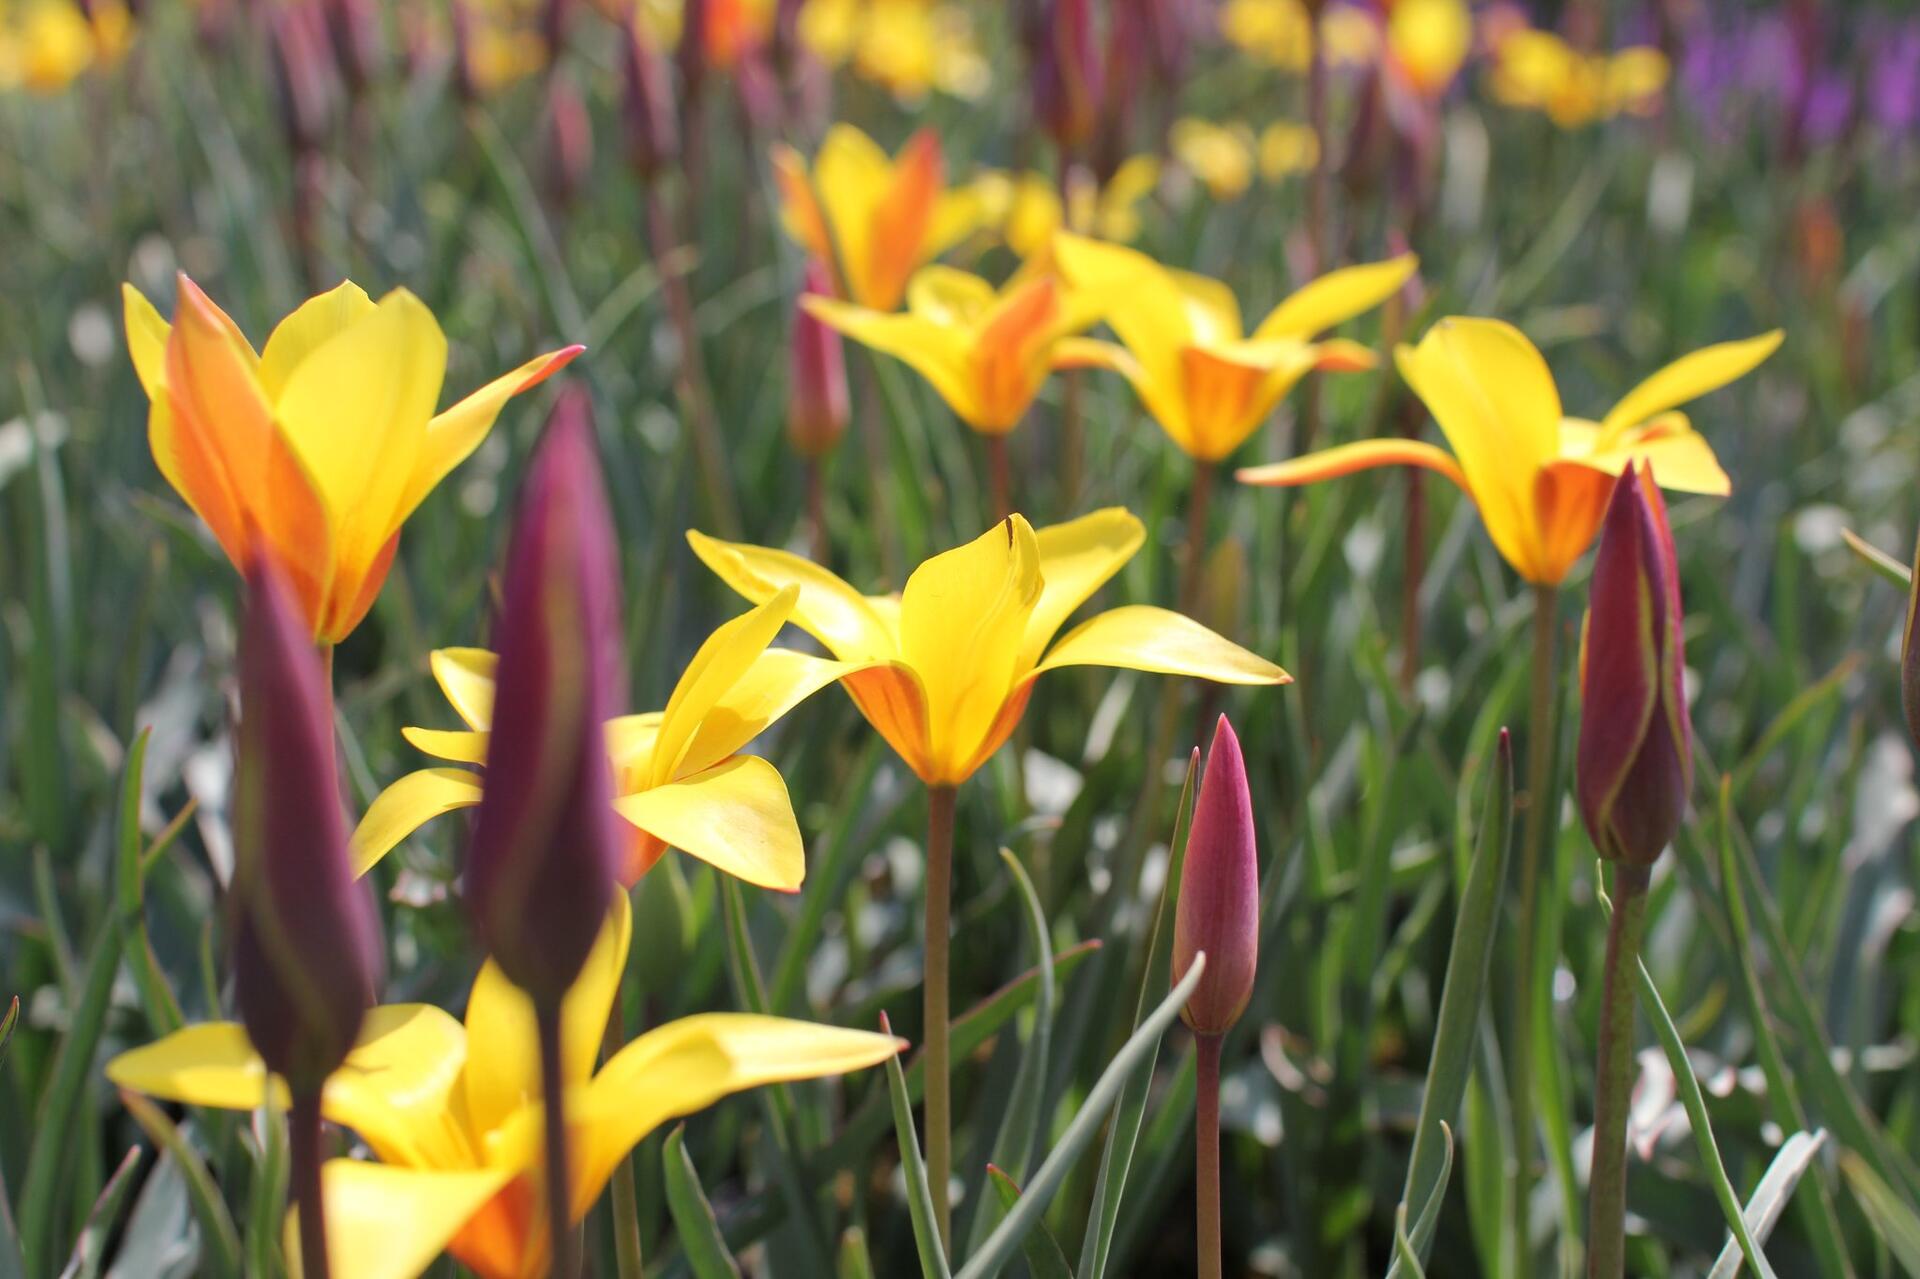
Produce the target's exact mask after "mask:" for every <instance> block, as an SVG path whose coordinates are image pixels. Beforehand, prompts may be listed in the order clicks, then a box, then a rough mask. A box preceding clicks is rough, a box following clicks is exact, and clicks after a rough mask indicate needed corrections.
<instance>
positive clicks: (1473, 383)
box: [1239, 317, 1781, 586]
mask: <svg viewBox="0 0 1920 1279" xmlns="http://www.w3.org/2000/svg"><path fill="white" fill-rule="evenodd" d="M1780 339H1781V334H1780V333H1779V331H1778V330H1776V331H1774V332H1772V333H1766V334H1762V335H1761V336H1759V337H1755V338H1748V339H1747V340H1745V341H1743V342H1726V343H1722V344H1720V345H1718V346H1710V347H1706V348H1705V349H1703V350H1699V351H1695V352H1694V353H1693V354H1691V355H1687V356H1683V357H1681V358H1680V359H1678V360H1676V361H1674V362H1673V363H1672V364H1669V365H1667V366H1666V367H1665V368H1663V369H1661V370H1660V371H1659V372H1658V373H1655V374H1654V375H1653V376H1652V377H1650V378H1648V379H1647V380H1646V381H1644V382H1642V383H1640V385H1639V386H1637V387H1635V388H1634V389H1633V390H1631V391H1629V392H1628V393H1627V394H1626V396H1625V397H1624V398H1622V399H1621V401H1620V402H1619V403H1618V404H1616V405H1614V406H1613V408H1612V410H1610V411H1609V412H1608V413H1607V415H1606V416H1605V417H1603V418H1602V419H1600V420H1599V421H1598V422H1593V421H1589V420H1587V419H1584V418H1573V417H1566V416H1564V415H1563V414H1562V412H1561V408H1560V393H1559V390H1558V388H1557V387H1555V385H1554V381H1553V374H1552V373H1551V372H1550V371H1549V370H1548V368H1547V362H1546V361H1545V360H1544V359H1542V358H1541V355H1540V352H1539V351H1537V350H1536V349H1534V346H1533V344H1532V343H1531V342H1529V341H1527V339H1526V337H1525V335H1523V334H1522V333H1521V332H1520V331H1519V330H1518V329H1516V328H1514V327H1513V326H1512V325H1509V324H1504V323H1502V322H1500V321H1498V320H1481V319H1463V318H1457V317H1456V318H1453V319H1447V320H1442V321H1440V323H1438V324H1436V325H1435V326H1434V327H1433V328H1432V329H1430V330H1428V332H1427V335H1426V336H1425V337H1424V338H1422V339H1421V340H1420V344H1419V345H1418V346H1412V347H1409V346H1402V347H1400V348H1399V349H1398V350H1397V351H1395V352H1394V356H1395V359H1396V360H1397V362H1398V364H1399V366H1400V374H1401V376H1402V377H1404V378H1406V380H1407V384H1408V385H1409V386H1411V387H1412V388H1413V391H1414V394H1416V395H1418V396H1419V397H1420V398H1421V400H1423V401H1424V402H1425V403H1426V406H1427V409H1428V410H1429V411H1430V412H1431V413H1432V414H1433V418H1434V421H1436V422H1438V423H1439V425H1440V431H1441V434H1443V435H1445V436H1446V438H1447V443H1448V444H1450V445H1452V446H1453V452H1452V453H1448V452H1447V451H1446V450H1444V449H1441V448H1438V447H1436V446H1435V445H1432V444H1428V443H1425V442H1423V441H1420V440H1405V439H1390V440H1385V439H1383V440H1362V441H1360V442H1358V443H1354V444H1342V445H1339V446H1337V447H1334V448H1330V449H1325V450H1323V451H1321V452H1318V453H1312V454H1309V455H1307V456H1306V457H1301V458H1295V459H1294V460H1292V461H1290V462H1280V463H1277V464H1275V465H1272V466H1256V467H1250V468H1248V469H1246V470H1243V471H1241V472H1240V473H1239V478H1240V479H1241V481H1242V482H1244V483H1247V484H1263V485H1272V486H1278V487H1290V486H1294V485H1300V484H1312V483H1315V482H1316V481H1319V480H1325V479H1332V478H1334V477H1335V476H1340V475H1347V474H1350V473H1352V472H1354V471H1360V470H1366V469H1369V468H1371V467H1376V466H1392V465H1408V466H1423V467H1425V468H1427V469H1428V470H1430V471H1434V472H1437V473H1438V474H1440V475H1444V476H1446V477H1447V478H1448V479H1449V480H1451V481H1453V482H1454V483H1455V484H1457V485H1458V486H1459V487H1460V489H1461V491H1462V492H1464V493H1465V494H1466V495H1467V497H1468V498H1469V499H1471V500H1472V502H1473V504H1474V505H1475V506H1476V507H1478V508H1479V511H1480V518H1481V520H1482V521H1483V522H1484V523H1485V524H1486V526H1487V535H1488V536H1489V537H1491V538H1492V539H1493V544H1494V546H1495V547H1496V548H1498V549H1499V551H1500V554H1501V555H1502V556H1504V557H1505V558H1506V561H1507V563H1509V564H1511V565H1513V568H1514V571H1515V572H1517V573H1519V574H1520V576H1522V577H1524V578H1526V579H1527V580H1528V581H1529V582H1534V583H1537V584H1540V585H1547V586H1552V585H1558V584H1559V582H1560V581H1561V580H1562V579H1563V578H1565V577H1566V575H1567V573H1568V571H1569V570H1571V569H1572V568H1573V565H1574V563H1575V562H1576V561H1577V560H1579V558H1580V556H1581V555H1582V554H1583V553H1584V552H1585V551H1586V549H1587V547H1588V546H1589V545H1590V544H1591V543H1592V541H1593V537H1594V534H1595V532H1596V531H1597V530H1598V528H1599V526H1600V517H1601V515H1602V514H1603V513H1604V512H1605V508H1606V501H1607V495H1608V494H1609V493H1610V492H1611V491H1612V489H1613V481H1614V477H1615V476H1618V475H1619V474H1620V473H1621V472H1622V471H1624V470H1625V469H1626V467H1627V464H1628V463H1629V462H1630V461H1634V460H1639V461H1640V462H1642V463H1644V464H1645V465H1646V466H1647V468H1648V469H1649V471H1650V472H1651V473H1652V475H1653V477H1654V480H1655V482H1656V483H1658V484H1659V485H1661V487H1663V488H1670V489H1676V490H1678V491H1680V492H1683V493H1710V494H1716V495H1722V496H1724V495H1725V494H1726V493H1728V492H1730V491H1731V486H1730V484H1729V482H1728V480H1727V475H1726V472H1725V471H1723V470H1721V469H1720V463H1719V462H1718V460H1716V459H1715V457H1714V455H1713V449H1712V448H1711V447H1710V446H1709V445H1708V444H1707V442H1706V440H1705V439H1704V438H1703V437H1701V435H1700V434H1699V433H1698V432H1696V431H1695V430H1694V429H1693V426H1692V424H1691V423H1689V422H1688V420H1687V417H1686V414H1684V413H1681V412H1679V411H1677V410H1678V406H1679V405H1681V404H1684V403H1686V402H1687V401H1689V400H1692V399H1696V398H1698V397H1699V396H1702V395H1705V394H1706V393H1707V392H1709V391H1712V390H1715V389H1717V388H1719V387H1722V386H1725V385H1726V384H1727V383H1729V382H1732V381H1734V380H1735V379H1737V378H1740V377H1744V376H1745V375H1746V374H1747V373H1749V372H1751V371H1752V370H1753V369H1754V368H1755V367H1756V366H1757V365H1759V363H1760V362H1761V361H1762V360H1764V359H1766V358H1767V357H1768V356H1769V355H1771V354H1773V352H1774V349H1775V348H1776V347H1778V346H1779V345H1780Z"/></svg>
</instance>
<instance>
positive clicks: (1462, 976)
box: [1387, 730, 1513, 1279]
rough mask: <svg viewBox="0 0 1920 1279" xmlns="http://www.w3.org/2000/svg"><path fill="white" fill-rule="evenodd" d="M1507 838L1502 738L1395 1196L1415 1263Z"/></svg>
mask: <svg viewBox="0 0 1920 1279" xmlns="http://www.w3.org/2000/svg"><path fill="white" fill-rule="evenodd" d="M1512 834H1513V745H1512V742H1511V741H1510V739H1509V738H1508V736H1507V734H1506V732H1505V730H1502V731H1501V733H1500V748H1499V758H1498V762H1497V763H1496V764H1495V765H1494V767H1493V770H1492V772H1491V773H1490V774H1489V776H1488V778H1487V798H1486V804H1485V808H1484V811H1483V812H1482V813H1481V816H1480V839H1479V843H1478V846H1477V847H1476V848H1475V849H1474V852H1473V863H1472V865H1471V866H1470V867H1469V868H1468V871H1467V883H1466V888H1465V889H1464V890H1463V891H1462V892H1461V894H1460V910H1459V914H1458V916H1457V917H1456V918H1455V920H1454V926H1453V942H1452V945H1451V946H1450V947H1449V948H1448V951H1447V976H1446V985H1445V986H1444V987H1443V988H1442V990H1441V993H1440V1015H1439V1020H1438V1022H1437V1024H1436V1025H1435V1028H1434V1036H1433V1057H1432V1060H1431V1061H1429V1062H1428V1064H1427V1082H1426V1087H1425V1088H1424V1089H1422V1090H1421V1093H1420V1117H1419V1118H1418V1119H1417V1120H1415V1122H1414V1132H1413V1154H1412V1157H1411V1158H1410V1159H1409V1160H1408V1161H1407V1182H1406V1186H1405V1188H1404V1189H1403V1190H1402V1191H1401V1192H1400V1211H1401V1215H1403V1216H1404V1215H1406V1214H1408V1213H1411V1214H1412V1215H1413V1219H1414V1222H1415V1223H1416V1224H1415V1228H1414V1237H1413V1240H1412V1242H1413V1245H1414V1250H1415V1254H1416V1255H1417V1256H1418V1257H1419V1258H1420V1259H1421V1260H1422V1261H1423V1262H1424V1260H1425V1258H1426V1256H1427V1249H1428V1248H1429V1247H1430V1246H1431V1245H1432V1242H1433V1238H1432V1233H1431V1230H1429V1232H1428V1233H1427V1234H1426V1235H1425V1236H1424V1237H1423V1236H1422V1235H1421V1233H1420V1230H1419V1223H1421V1222H1424V1221H1427V1220H1429V1218H1430V1212H1429V1209H1431V1208H1437V1207H1438V1205H1439V1203H1440V1202H1441V1200H1442V1199H1443V1198H1444V1196H1445V1194H1446V1183H1447V1174H1448V1172H1449V1171H1450V1169H1451V1165H1452V1162H1453V1140H1452V1135H1451V1132H1450V1131H1449V1128H1448V1125H1449V1124H1451V1123H1454V1122H1458V1119H1459V1115H1460V1104H1461V1102H1462V1101H1463V1100H1464V1099H1465V1097H1466V1094H1467V1080H1468V1078H1469V1077H1470V1076H1471V1074H1472V1072H1473V1049H1474V1037H1475V1033H1476V1031H1477V1028H1478V1027H1479V1025H1480V1010H1481V1009H1482V1008H1483V1007H1484V1006H1485V1004H1486V994H1487V970H1488V968H1489V966H1490V965H1491V963H1492V962H1493V942H1494V936H1495V934H1496V933H1497V932H1498V927H1497V925H1498V923H1499V911H1500V894H1501V888H1502V886H1503V885H1504V884H1505V883H1506V881H1507V851H1508V848H1509V847H1510V846H1511V844H1512V842H1513V841H1512ZM1431 1220H1432V1221H1434V1222H1436V1223H1437V1222H1438V1220H1439V1218H1438V1215H1437V1214H1431ZM1401 1265H1402V1261H1401V1258H1400V1257H1399V1256H1396V1257H1395V1259H1394V1264H1393V1265H1392V1267H1391V1268H1389V1269H1388V1271H1387V1274H1388V1276H1389V1279H1393V1277H1394V1276H1396V1275H1402V1274H1403V1272H1402V1270H1401Z"/></svg>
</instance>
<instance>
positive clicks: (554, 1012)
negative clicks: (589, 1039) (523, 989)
mask: <svg viewBox="0 0 1920 1279" xmlns="http://www.w3.org/2000/svg"><path fill="white" fill-rule="evenodd" d="M533 1019H534V1024H535V1026H536V1027H537V1028H538V1032H539V1036H540V1097H541V1101H542V1104H543V1106H544V1113H543V1115H542V1118H541V1128H542V1130H543V1141H544V1144H545V1150H546V1160H545V1164H544V1167H543V1171H544V1172H545V1174H546V1183H547V1230H548V1238H549V1241H550V1247H551V1248H552V1250H553V1268H552V1270H551V1271H550V1272H549V1273H550V1274H551V1275H552V1276H553V1279H574V1276H575V1275H577V1274H579V1273H580V1255H579V1250H578V1246H577V1245H578V1240H576V1239H575V1238H574V1234H573V1213H572V1210H571V1203H572V1191H571V1188H570V1187H569V1186H568V1184H567V1182H568V1169H569V1165H568V1163H567V1123H566V1113H567V1112H566V1091H567V1086H566V1078H565V1076H564V1075H562V1074H561V1067H560V1001H559V1000H539V1001H537V1002H536V1003H535V1005H534V1011H533Z"/></svg>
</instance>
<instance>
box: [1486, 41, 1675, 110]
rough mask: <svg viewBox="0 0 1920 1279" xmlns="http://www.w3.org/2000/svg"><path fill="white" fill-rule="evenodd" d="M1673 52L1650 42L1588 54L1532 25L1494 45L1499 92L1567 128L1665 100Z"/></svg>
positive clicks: (1495, 88) (1494, 83) (1504, 99)
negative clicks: (1608, 52)
mask: <svg viewBox="0 0 1920 1279" xmlns="http://www.w3.org/2000/svg"><path fill="white" fill-rule="evenodd" d="M1668 72H1669V66H1668V62H1667V57H1666V55H1665V54H1663V53H1661V52H1660V51H1659V50H1658V49H1655V48H1653V47H1651V46H1648V45H1635V46H1632V47H1629V48H1625V49H1621V50H1619V51H1618V52H1615V53H1611V54H1605V53H1602V54H1586V53H1582V52H1581V51H1579V50H1578V49H1575V48H1574V47H1573V46H1572V45H1570V44H1568V43H1567V42H1566V41H1565V40H1562V39H1561V38H1560V37H1559V36H1557V35H1554V34H1553V33H1552V32H1550V31H1539V30H1535V29H1532V28H1526V29H1522V30H1519V31H1515V32H1512V33H1511V34H1509V35H1506V36H1504V37H1503V38H1502V39H1501V40H1500V43H1499V44H1498V45H1496V46H1495V48H1494V67H1493V74H1492V78H1491V85H1492V89H1493V96H1494V97H1495V98H1497V99H1499V100H1500V101H1501V102H1503V103H1505V104H1506V105H1508V106H1512V107H1523V108H1527V109H1529V110H1534V111H1542V112H1545V113H1546V115H1547V116H1548V118H1549V119H1551V120H1552V121H1553V122H1554V123H1555V124H1557V125H1559V126H1560V127H1561V128H1563V129H1574V128H1579V127H1581V126H1582V125H1586V124H1591V123H1593V122H1594V121H1597V120H1606V119H1611V118H1612V117H1614V116H1616V115H1619V114H1621V113H1622V112H1629V113H1633V114H1640V115H1644V114H1646V113H1648V112H1650V111H1652V110H1654V109H1656V108H1657V107H1658V106H1659V100H1660V93H1661V91H1662V90H1663V89H1665V88H1666V84H1667V76H1668Z"/></svg>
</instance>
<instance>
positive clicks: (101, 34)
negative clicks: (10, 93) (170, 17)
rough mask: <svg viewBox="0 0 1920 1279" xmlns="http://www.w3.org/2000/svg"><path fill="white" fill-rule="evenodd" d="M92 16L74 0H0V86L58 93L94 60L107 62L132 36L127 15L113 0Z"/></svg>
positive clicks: (100, 7)
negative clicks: (1, 0)
mask: <svg viewBox="0 0 1920 1279" xmlns="http://www.w3.org/2000/svg"><path fill="white" fill-rule="evenodd" d="M93 10H94V12H93V14H92V16H91V17H89V15H88V14H87V13H86V12H85V11H83V10H82V8H81V6H80V5H78V4H76V3H74V0H25V3H20V4H13V5H7V4H0V90H6V89H12V88H23V89H26V90H28V91H29V92H32V93H38V94H52V93H58V92H59V91H60V90H62V89H64V88H66V87H67V86H68V85H69V84H71V83H73V81H74V80H75V79H77V78H78V77H79V76H80V75H81V74H82V73H83V72H85V71H86V70H87V68H88V67H91V66H93V65H94V64H95V63H97V62H111V61H113V60H114V59H115V58H118V57H119V56H120V54H121V53H122V52H124V50H125V49H126V46H127V43H128V41H129V40H130V39H131V31H132V19H131V18H130V17H129V15H128V13H127V10H126V7H125V6H124V5H122V4H120V3H118V2H117V0H102V3H99V4H96V5H94V6H93Z"/></svg>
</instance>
